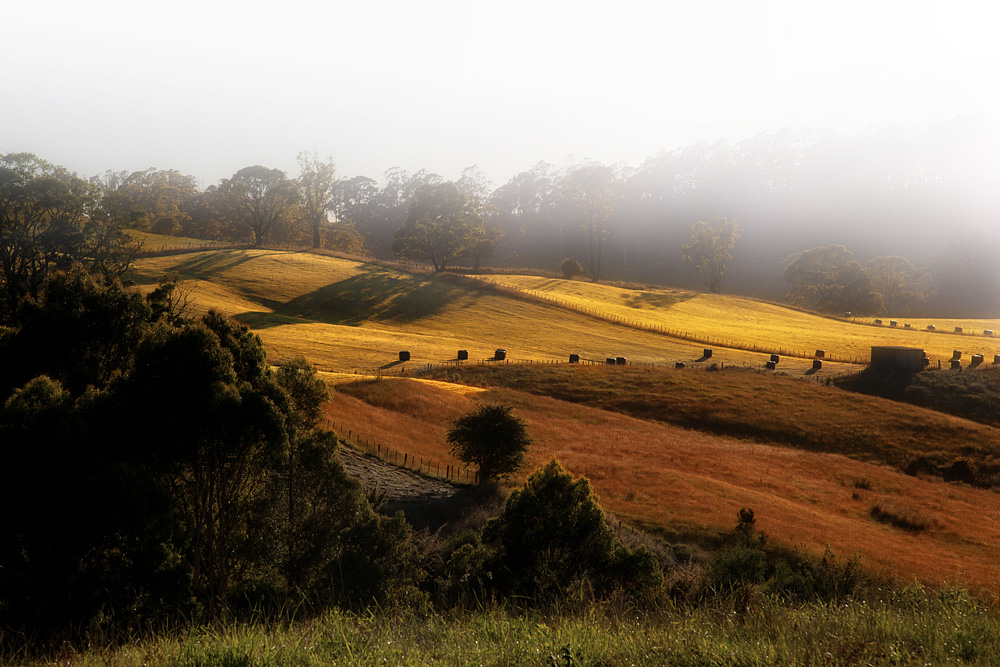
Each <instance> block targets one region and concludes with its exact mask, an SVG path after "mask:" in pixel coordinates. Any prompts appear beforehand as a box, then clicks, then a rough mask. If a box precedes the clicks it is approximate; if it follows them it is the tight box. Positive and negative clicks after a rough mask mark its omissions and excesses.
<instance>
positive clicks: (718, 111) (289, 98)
mask: <svg viewBox="0 0 1000 667" xmlns="http://www.w3.org/2000/svg"><path fill="white" fill-rule="evenodd" d="M989 8H990V6H989V5H988V4H987V3H985V2H982V3H941V2H933V3H932V2H922V1H917V2H912V1H910V2H897V1H892V2H872V1H866V2H837V3H804V2H795V1H788V2H784V1H777V0H775V1H770V2H745V1H742V2H616V3H609V2H604V3H587V2H579V1H577V2H562V1H558V2H547V1H544V0H533V1H531V2H522V1H520V0H518V1H514V2H458V1H455V2H437V1H434V0H430V1H426V0H425V1H424V2H396V1H385V2H377V1H376V2H361V1H355V2H324V3H318V2H312V1H308V2H307V1H304V0H284V1H283V2H266V3H264V2H256V1H254V0H243V1H240V2H229V1H225V2H221V1H218V0H198V1H191V0H177V1H174V2H160V3H144V2H134V0H130V1H128V2H118V1H111V0H90V1H89V2H80V1H79V0H50V1H49V2H37V3H36V2H14V1H12V2H7V3H4V6H3V8H2V9H0V22H2V24H3V25H4V36H3V39H2V41H0V63H2V67H0V82H2V89H0V90H2V95H3V99H2V104H0V153H6V152H13V151H28V152H33V153H36V154H37V155H39V156H41V157H43V158H45V159H48V160H50V161H52V162H55V163H57V164H62V165H64V166H66V167H68V168H70V169H72V170H74V171H77V172H79V173H80V174H81V175H85V176H89V175H93V174H96V173H100V172H103V171H104V170H106V169H115V170H123V169H124V170H129V171H132V170H138V169H145V168H147V167H157V168H162V169H177V170H179V171H181V172H183V173H186V174H192V175H194V176H196V177H197V178H198V179H199V181H200V182H201V184H202V185H203V186H207V185H210V184H212V183H215V182H217V181H218V180H219V179H220V178H224V177H228V176H230V175H232V174H233V173H234V172H235V171H237V170H238V169H240V168H242V167H245V166H248V165H252V164H262V165H265V166H268V167H278V168H281V169H284V170H286V171H287V172H288V173H289V175H294V174H295V173H296V171H297V170H296V165H295V156H296V155H297V154H298V153H299V152H300V151H303V150H306V151H315V152H317V153H319V154H320V155H322V156H332V157H333V159H334V161H335V162H336V163H337V165H338V168H339V171H340V173H341V174H342V175H344V176H354V175H358V174H364V175H367V176H372V177H376V178H379V177H380V176H381V175H382V173H383V172H384V171H385V170H386V169H387V168H389V167H392V166H400V167H402V168H404V169H406V170H408V171H415V170H417V169H420V168H426V169H429V170H431V171H434V172H437V173H439V174H441V175H442V176H444V177H445V178H448V179H455V178H458V176H459V175H460V172H461V170H462V169H463V168H464V167H467V166H469V165H472V164H474V163H478V164H479V166H480V167H481V168H482V169H483V170H484V171H485V172H486V173H487V175H488V176H489V177H490V178H492V179H493V180H494V181H495V184H496V185H499V184H501V183H503V182H505V181H506V180H507V179H508V178H509V177H510V176H512V175H514V174H515V173H517V172H519V171H524V170H526V169H529V168H530V167H531V166H532V165H533V164H534V163H535V162H537V161H539V160H546V161H549V162H552V163H554V164H555V165H557V166H562V165H564V164H566V163H567V161H568V160H569V159H570V158H569V156H573V158H575V159H576V160H579V159H583V158H592V159H595V160H600V161H602V162H605V163H614V162H618V161H624V162H627V163H629V164H631V165H633V166H638V164H639V163H640V162H641V161H642V160H643V159H644V158H646V157H648V156H651V155H653V154H655V153H656V152H657V151H659V150H660V149H668V150H669V149H674V148H678V147H681V146H684V145H687V144H690V143H693V142H694V141H697V140H699V139H706V140H708V141H715V140H717V139H721V138H725V139H728V140H730V141H739V140H740V139H744V138H747V137H751V136H753V135H755V134H758V133H760V132H763V131H767V130H778V129H781V128H785V127H792V128H799V127H810V128H825V129H833V130H837V131H841V132H845V133H853V132H857V131H860V130H864V129H865V128H867V127H869V126H872V125H874V126H886V125H902V126H913V127H919V126H921V125H923V124H926V123H929V122H935V121H941V120H946V119H949V118H952V117H954V116H959V115H964V114H971V113H975V114H990V115H996V114H997V113H998V109H1000V95H998V84H997V81H998V77H997V74H996V68H997V65H998V64H1000V40H998V39H997V38H996V34H995V32H996V23H995V21H993V20H992V12H989V11H988V10H989Z"/></svg>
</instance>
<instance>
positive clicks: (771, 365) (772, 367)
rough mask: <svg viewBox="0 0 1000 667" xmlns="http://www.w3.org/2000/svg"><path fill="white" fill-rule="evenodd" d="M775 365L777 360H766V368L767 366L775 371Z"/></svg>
mask: <svg viewBox="0 0 1000 667" xmlns="http://www.w3.org/2000/svg"><path fill="white" fill-rule="evenodd" d="M774 367H775V362H773V361H767V362H764V368H766V369H767V370H769V371H773V370H774Z"/></svg>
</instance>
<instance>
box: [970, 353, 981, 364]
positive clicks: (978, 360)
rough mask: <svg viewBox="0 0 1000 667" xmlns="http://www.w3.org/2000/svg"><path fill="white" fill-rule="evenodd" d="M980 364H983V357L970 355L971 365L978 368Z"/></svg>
mask: <svg viewBox="0 0 1000 667" xmlns="http://www.w3.org/2000/svg"><path fill="white" fill-rule="evenodd" d="M981 363H983V355H981V354H974V355H972V365H973V366H978V365H979V364H981Z"/></svg>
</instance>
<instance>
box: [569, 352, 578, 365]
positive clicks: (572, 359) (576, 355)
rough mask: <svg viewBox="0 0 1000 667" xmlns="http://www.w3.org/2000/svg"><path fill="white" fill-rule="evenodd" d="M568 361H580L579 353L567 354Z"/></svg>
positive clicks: (574, 362) (573, 362) (576, 362)
mask: <svg viewBox="0 0 1000 667" xmlns="http://www.w3.org/2000/svg"><path fill="white" fill-rule="evenodd" d="M569 363H571V364H578V363H580V355H579V354H571V355H569Z"/></svg>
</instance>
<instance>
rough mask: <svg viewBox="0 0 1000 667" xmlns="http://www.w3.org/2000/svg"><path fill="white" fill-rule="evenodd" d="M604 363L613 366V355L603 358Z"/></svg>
mask: <svg viewBox="0 0 1000 667" xmlns="http://www.w3.org/2000/svg"><path fill="white" fill-rule="evenodd" d="M604 363H605V364H607V365H608V366H614V365H615V358H614V357H607V358H606V359H605V360H604Z"/></svg>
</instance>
